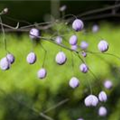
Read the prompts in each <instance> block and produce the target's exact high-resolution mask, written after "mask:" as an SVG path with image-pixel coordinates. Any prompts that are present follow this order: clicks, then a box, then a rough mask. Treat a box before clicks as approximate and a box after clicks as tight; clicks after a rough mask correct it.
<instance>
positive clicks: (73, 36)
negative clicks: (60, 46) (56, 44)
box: [69, 35, 77, 45]
mask: <svg viewBox="0 0 120 120" xmlns="http://www.w3.org/2000/svg"><path fill="white" fill-rule="evenodd" d="M69 44H70V45H76V44H77V36H76V35H72V36H71V37H70V39H69Z"/></svg>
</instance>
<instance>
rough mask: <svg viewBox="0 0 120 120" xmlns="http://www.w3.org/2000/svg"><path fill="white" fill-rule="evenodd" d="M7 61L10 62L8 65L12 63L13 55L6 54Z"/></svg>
mask: <svg viewBox="0 0 120 120" xmlns="http://www.w3.org/2000/svg"><path fill="white" fill-rule="evenodd" d="M6 57H7V60H8V61H9V62H10V64H12V63H14V61H15V57H14V56H13V54H11V53H9V54H7V56H6Z"/></svg>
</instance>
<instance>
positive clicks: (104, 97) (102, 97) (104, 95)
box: [98, 91, 107, 102]
mask: <svg viewBox="0 0 120 120" xmlns="http://www.w3.org/2000/svg"><path fill="white" fill-rule="evenodd" d="M98 98H99V100H100V101H101V102H106V101H107V95H106V93H105V92H104V91H101V92H100V93H99V95H98Z"/></svg>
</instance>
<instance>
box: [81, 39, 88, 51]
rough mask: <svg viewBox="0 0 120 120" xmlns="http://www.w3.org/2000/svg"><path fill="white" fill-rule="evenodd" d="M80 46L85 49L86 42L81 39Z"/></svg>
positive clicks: (86, 46)
mask: <svg viewBox="0 0 120 120" xmlns="http://www.w3.org/2000/svg"><path fill="white" fill-rule="evenodd" d="M80 47H81V49H83V50H85V49H87V48H88V43H87V42H86V41H81V43H80Z"/></svg>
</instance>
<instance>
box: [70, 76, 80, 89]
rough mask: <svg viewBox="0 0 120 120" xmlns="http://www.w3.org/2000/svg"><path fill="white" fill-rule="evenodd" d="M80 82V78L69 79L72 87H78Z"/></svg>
mask: <svg viewBox="0 0 120 120" xmlns="http://www.w3.org/2000/svg"><path fill="white" fill-rule="evenodd" d="M79 84H80V82H79V80H78V79H77V78H76V77H72V78H71V79H70V81H69V85H70V87H71V88H76V87H78V86H79Z"/></svg>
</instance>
